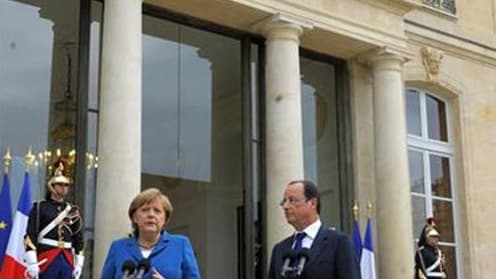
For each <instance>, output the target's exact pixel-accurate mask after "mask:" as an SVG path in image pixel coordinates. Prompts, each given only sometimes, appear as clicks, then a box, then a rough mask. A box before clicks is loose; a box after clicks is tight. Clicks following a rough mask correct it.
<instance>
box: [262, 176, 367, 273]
mask: <svg viewBox="0 0 496 279" xmlns="http://www.w3.org/2000/svg"><path fill="white" fill-rule="evenodd" d="M280 205H281V207H282V208H283V210H284V215H285V216H286V220H287V221H288V223H289V224H290V225H291V226H293V228H294V229H295V232H294V233H293V235H291V236H289V237H288V238H286V239H284V240H283V241H281V242H279V243H278V244H276V245H275V246H274V248H273V249H272V257H271V261H270V267H269V274H268V279H281V278H305V279H360V266H359V263H358V258H357V255H356V253H355V251H354V250H353V246H352V244H351V241H350V240H349V238H348V237H347V236H346V235H345V234H343V233H341V232H338V231H336V230H332V229H328V228H326V227H324V226H323V225H322V223H321V221H320V218H319V213H320V195H319V192H318V190H317V187H316V186H315V184H314V183H312V182H311V181H307V180H297V181H292V182H290V183H289V184H288V185H287V186H286V190H285V191H284V198H283V199H282V201H281V203H280ZM305 248H307V249H309V251H308V261H306V263H305V265H304V267H303V270H302V271H301V270H299V271H301V272H298V265H300V264H301V260H300V259H299V258H298V257H295V253H296V254H301V252H300V253H299V252H298V251H301V250H302V249H303V250H305ZM291 251H295V252H291ZM288 255H290V256H289V257H292V258H293V260H289V259H287V258H288ZM285 270H286V271H288V270H289V272H284V271H285ZM291 270H293V271H294V272H291ZM295 274H296V275H295Z"/></svg>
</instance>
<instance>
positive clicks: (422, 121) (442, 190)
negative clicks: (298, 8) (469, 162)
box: [406, 89, 457, 278]
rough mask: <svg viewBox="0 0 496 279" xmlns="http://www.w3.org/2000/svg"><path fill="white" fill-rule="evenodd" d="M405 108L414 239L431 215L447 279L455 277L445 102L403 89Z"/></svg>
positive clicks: (449, 143) (451, 152) (450, 158)
mask: <svg viewBox="0 0 496 279" xmlns="http://www.w3.org/2000/svg"><path fill="white" fill-rule="evenodd" d="M406 106H407V109H406V111H407V129H408V158H409V167H410V192H411V197H412V211H413V212H412V214H413V230H414V231H413V233H414V236H415V237H416V239H415V240H416V241H418V239H417V237H419V236H420V232H421V230H422V227H423V226H424V224H425V220H426V218H427V217H429V216H434V218H435V219H436V227H437V229H438V230H439V233H440V234H441V242H440V244H441V250H442V252H443V253H444V255H445V258H446V272H447V273H448V278H456V277H457V276H456V274H457V264H456V262H457V257H456V249H457V242H456V238H455V222H456V220H455V218H454V216H455V215H454V210H455V194H454V181H453V177H454V175H453V160H454V149H453V143H452V139H451V138H450V129H449V121H448V117H449V103H447V102H445V101H443V100H441V99H439V98H438V97H436V96H434V95H432V94H430V93H429V92H426V91H422V90H418V89H407V91H406Z"/></svg>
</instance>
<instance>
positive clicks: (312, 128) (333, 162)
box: [300, 57, 341, 226]
mask: <svg viewBox="0 0 496 279" xmlns="http://www.w3.org/2000/svg"><path fill="white" fill-rule="evenodd" d="M300 65H301V76H302V79H301V106H302V122H303V123H302V125H303V127H302V128H303V146H304V149H303V156H304V160H305V161H304V166H305V177H307V178H308V179H311V180H313V181H316V183H317V186H318V187H319V191H320V194H321V200H322V202H321V205H322V208H321V213H322V214H321V216H320V217H321V219H322V220H323V222H324V223H326V224H330V225H332V226H339V225H340V223H341V218H340V216H341V211H340V207H339V205H340V200H341V199H340V189H339V173H338V171H339V165H338V141H337V122H336V117H337V116H336V101H335V100H336V83H335V80H334V77H335V69H334V65H332V64H329V63H324V62H320V61H316V60H313V59H310V58H306V57H301V58H300Z"/></svg>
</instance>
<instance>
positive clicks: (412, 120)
mask: <svg viewBox="0 0 496 279" xmlns="http://www.w3.org/2000/svg"><path fill="white" fill-rule="evenodd" d="M406 120H407V127H408V134H411V135H417V136H420V135H421V126H420V99H419V94H418V92H417V91H415V90H408V91H407V92H406Z"/></svg>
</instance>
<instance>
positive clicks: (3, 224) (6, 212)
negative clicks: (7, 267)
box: [0, 173, 12, 270]
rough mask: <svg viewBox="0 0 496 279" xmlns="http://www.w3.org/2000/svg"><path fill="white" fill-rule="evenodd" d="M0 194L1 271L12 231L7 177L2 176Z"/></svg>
mask: <svg viewBox="0 0 496 279" xmlns="http://www.w3.org/2000/svg"><path fill="white" fill-rule="evenodd" d="M1 191H2V192H0V270H2V265H3V259H4V257H5V250H6V249H7V243H8V242H9V236H10V231H11V230H12V203H11V202H10V186H9V176H8V174H7V173H4V174H3V185H2V190H1Z"/></svg>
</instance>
